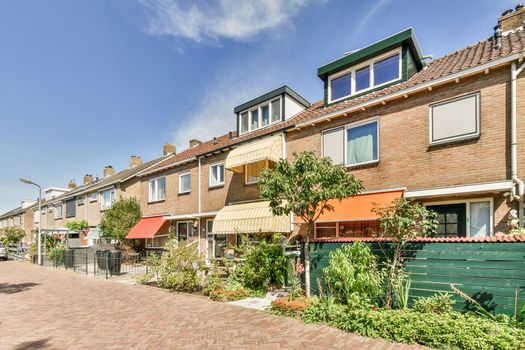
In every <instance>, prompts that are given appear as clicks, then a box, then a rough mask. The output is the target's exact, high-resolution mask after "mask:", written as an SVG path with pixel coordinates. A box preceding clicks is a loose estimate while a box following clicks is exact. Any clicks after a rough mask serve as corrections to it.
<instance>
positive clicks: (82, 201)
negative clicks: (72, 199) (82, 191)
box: [77, 195, 86, 206]
mask: <svg viewBox="0 0 525 350" xmlns="http://www.w3.org/2000/svg"><path fill="white" fill-rule="evenodd" d="M85 202H86V196H85V195H84V196H79V197H77V206H78V205H84V204H85Z"/></svg>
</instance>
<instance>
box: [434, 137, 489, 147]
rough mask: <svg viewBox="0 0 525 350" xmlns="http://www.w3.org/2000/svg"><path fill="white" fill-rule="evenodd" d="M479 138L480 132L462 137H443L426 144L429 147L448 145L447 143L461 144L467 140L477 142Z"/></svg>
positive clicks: (467, 141)
mask: <svg viewBox="0 0 525 350" xmlns="http://www.w3.org/2000/svg"><path fill="white" fill-rule="evenodd" d="M479 138H480V134H475V135H469V136H464V137H458V138H451V139H445V140H442V141H433V142H430V143H429V144H428V148H429V149H433V148H438V147H441V146H449V145H456V144H462V143H469V142H477V141H478V140H479Z"/></svg>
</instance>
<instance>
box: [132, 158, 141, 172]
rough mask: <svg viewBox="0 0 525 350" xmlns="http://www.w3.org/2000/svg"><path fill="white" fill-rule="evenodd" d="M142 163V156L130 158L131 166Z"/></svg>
mask: <svg viewBox="0 0 525 350" xmlns="http://www.w3.org/2000/svg"><path fill="white" fill-rule="evenodd" d="M141 164H142V158H140V157H139V156H131V157H130V158H129V168H130V169H131V168H134V167H136V166H139V165H141Z"/></svg>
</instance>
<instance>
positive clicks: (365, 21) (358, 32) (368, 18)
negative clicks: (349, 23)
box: [351, 0, 392, 41]
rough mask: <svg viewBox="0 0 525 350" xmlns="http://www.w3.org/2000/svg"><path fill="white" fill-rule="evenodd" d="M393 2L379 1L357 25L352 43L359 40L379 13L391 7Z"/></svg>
mask: <svg viewBox="0 0 525 350" xmlns="http://www.w3.org/2000/svg"><path fill="white" fill-rule="evenodd" d="M391 2H392V0H379V1H377V2H376V3H375V4H374V6H372V8H370V10H368V11H367V12H366V14H365V15H364V16H363V18H362V19H361V20H360V21H359V22H358V23H357V25H356V26H355V27H354V28H353V30H352V35H351V38H352V41H354V40H355V39H356V38H358V37H359V36H360V35H361V33H362V32H363V30H364V29H365V28H366V26H367V25H368V23H370V21H371V20H372V19H373V18H374V17H375V15H377V14H378V13H379V12H381V11H382V10H384V9H385V8H387V7H388V5H390V3H391Z"/></svg>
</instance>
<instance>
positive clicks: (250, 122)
mask: <svg viewBox="0 0 525 350" xmlns="http://www.w3.org/2000/svg"><path fill="white" fill-rule="evenodd" d="M239 119H240V120H239V123H240V125H239V129H240V131H241V134H242V133H245V132H248V131H253V130H257V129H260V128H263V127H265V126H268V125H271V124H274V123H278V122H279V121H281V98H280V97H279V98H276V99H274V100H272V101H268V102H264V103H261V104H260V105H258V106H255V107H252V108H251V109H250V110H249V111H244V112H241V113H240V118H239Z"/></svg>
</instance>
